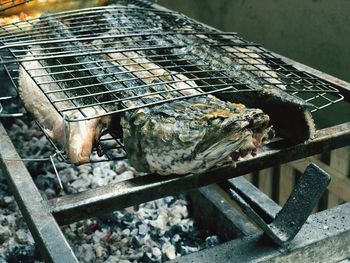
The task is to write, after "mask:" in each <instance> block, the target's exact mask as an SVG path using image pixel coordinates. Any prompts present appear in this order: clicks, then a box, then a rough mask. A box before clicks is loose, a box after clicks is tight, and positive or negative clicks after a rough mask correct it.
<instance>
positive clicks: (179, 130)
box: [122, 97, 269, 175]
mask: <svg viewBox="0 0 350 263" xmlns="http://www.w3.org/2000/svg"><path fill="white" fill-rule="evenodd" d="M268 122H269V119H268V116H267V115H266V114H264V113H263V112H262V111H261V110H259V109H247V108H245V107H244V105H242V104H232V103H226V102H223V101H221V100H218V99H215V98H210V97H205V98H199V97H197V98H192V99H188V100H180V101H175V102H172V103H167V104H163V105H161V106H156V107H152V108H146V109H141V110H138V111H135V112H134V113H133V114H131V115H130V116H129V117H124V119H123V120H122V126H123V131H124V145H125V147H126V152H127V154H128V158H129V161H130V162H131V164H132V165H133V166H134V167H135V168H136V170H138V171H141V172H154V173H159V174H163V175H166V174H186V173H200V172H203V171H205V170H207V169H209V168H211V167H213V166H215V165H216V164H217V163H219V162H220V161H222V160H224V159H225V158H227V157H229V156H230V154H231V153H232V152H234V151H239V150H240V149H241V148H242V149H243V148H244V149H253V148H256V146H257V145H255V144H254V134H255V133H258V132H259V133H261V132H265V130H266V129H267V127H268ZM262 141H263V140H261V142H262Z"/></svg>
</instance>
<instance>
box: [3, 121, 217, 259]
mask: <svg viewBox="0 0 350 263" xmlns="http://www.w3.org/2000/svg"><path fill="white" fill-rule="evenodd" d="M6 128H7V129H8V132H9V135H10V137H11V139H12V140H13V142H14V144H15V145H16V148H17V150H18V152H19V154H20V156H21V157H22V158H34V159H36V158H43V157H48V156H49V155H50V154H52V153H53V149H52V147H51V145H50V144H49V142H48V141H47V139H46V137H45V136H44V134H43V133H42V132H41V131H40V130H39V129H38V127H37V126H36V124H35V123H34V122H32V121H29V120H28V119H26V118H24V119H23V120H21V119H15V120H11V121H8V122H6ZM26 164H27V167H28V169H29V171H30V173H31V174H32V176H33V179H34V181H35V183H36V185H37V186H38V189H39V190H40V192H41V194H42V196H43V198H45V199H50V198H54V197H57V196H62V195H67V194H73V193H77V192H81V191H85V190H87V189H93V188H96V187H99V186H103V185H106V184H110V183H115V182H118V181H123V180H127V179H130V178H133V177H134V176H136V175H135V170H134V169H133V168H132V167H130V165H129V164H128V162H127V161H118V162H98V163H92V164H86V165H81V166H78V167H76V166H72V165H69V164H65V163H59V162H57V164H56V168H57V170H58V172H59V176H60V179H61V181H62V184H63V187H64V189H63V190H62V189H60V188H59V186H58V181H57V178H56V175H55V174H54V170H53V167H52V165H51V164H50V162H37V161H36V162H26ZM188 207H189V203H188V201H187V199H186V197H185V196H184V195H179V196H168V197H165V198H162V199H158V200H155V201H151V202H147V203H144V204H141V205H138V206H136V207H129V208H126V209H124V210H122V211H115V212H112V213H107V214H103V215H100V216H99V217H97V218H93V219H88V220H83V221H79V222H76V223H73V224H70V225H68V226H64V227H62V231H63V233H64V235H65V237H66V238H67V240H68V242H69V243H70V244H71V246H72V248H73V250H74V252H75V254H76V255H77V257H78V260H79V262H110V263H111V262H119V263H130V262H163V261H166V260H171V259H174V258H176V257H178V256H181V255H186V254H189V253H193V252H197V251H199V250H200V249H203V248H206V247H211V246H213V245H216V244H218V243H219V239H218V237H217V236H212V235H211V234H210V233H208V232H207V231H204V230H199V229H197V228H196V226H195V222H194V220H193V219H192V218H191V217H190V216H189V211H188ZM3 261H4V262H39V261H40V254H39V252H38V251H37V249H36V248H35V244H34V240H33V238H32V236H31V234H30V232H29V230H28V228H27V226H26V224H25V222H24V219H23V218H22V216H21V214H20V212H19V209H18V207H17V205H16V203H15V200H14V197H13V196H12V194H11V193H10V191H9V189H8V186H7V184H6V181H5V178H4V175H2V174H1V171H0V262H3Z"/></svg>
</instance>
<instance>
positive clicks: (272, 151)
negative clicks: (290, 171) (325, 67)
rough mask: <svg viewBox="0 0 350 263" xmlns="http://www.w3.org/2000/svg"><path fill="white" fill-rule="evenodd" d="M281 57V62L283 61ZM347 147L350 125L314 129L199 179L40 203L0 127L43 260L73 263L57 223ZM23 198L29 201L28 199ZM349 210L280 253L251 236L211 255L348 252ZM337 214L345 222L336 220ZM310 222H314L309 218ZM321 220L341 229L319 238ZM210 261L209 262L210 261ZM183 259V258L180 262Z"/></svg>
mask: <svg viewBox="0 0 350 263" xmlns="http://www.w3.org/2000/svg"><path fill="white" fill-rule="evenodd" d="M282 59H283V60H284V58H282ZM289 63H290V64H292V65H295V66H298V67H302V69H303V70H305V71H310V72H311V71H312V74H314V75H316V76H317V77H319V78H321V79H327V80H328V81H330V82H331V83H334V84H335V85H339V84H341V87H342V88H341V89H340V92H341V93H342V94H343V95H344V97H345V98H349V94H350V88H349V87H350V84H348V83H345V82H342V81H340V80H338V79H336V78H333V77H330V76H329V75H326V74H324V73H321V72H319V71H314V70H313V69H311V68H309V67H307V66H304V65H301V64H299V63H295V62H294V61H291V60H289ZM349 144H350V122H348V123H344V124H340V125H337V126H334V127H329V128H325V129H322V130H318V131H317V133H316V137H315V138H314V139H313V140H310V141H308V142H306V143H302V144H297V145H286V144H285V142H283V141H278V142H275V143H274V144H271V145H270V148H269V149H265V150H264V151H263V152H262V153H261V154H258V156H256V157H254V158H252V159H249V160H245V161H240V162H238V163H237V167H236V168H233V167H229V166H225V167H220V168H217V169H215V170H213V171H210V172H207V173H204V174H201V175H193V174H191V175H186V176H176V177H173V176H170V177H162V176H159V175H147V176H144V177H138V178H134V179H131V180H127V181H124V182H120V183H117V184H113V185H108V186H105V187H100V188H97V189H94V190H89V191H86V192H82V193H78V194H74V195H70V196H65V197H60V198H55V199H52V200H49V201H45V200H43V199H42V198H41V197H40V194H39V192H38V190H37V188H36V186H35V184H34V182H33V180H32V179H31V177H30V175H29V173H28V171H27V169H26V168H25V166H24V164H23V162H22V161H14V160H13V159H18V158H19V156H18V154H17V153H16V150H15V148H14V146H13V145H12V143H11V141H10V139H9V137H8V135H7V134H6V131H5V129H4V128H3V127H2V125H1V124H0V166H1V168H2V169H3V170H4V171H5V172H6V176H7V179H8V182H9V184H10V186H11V188H12V191H13V193H14V195H15V198H16V201H17V202H18V204H19V207H20V209H21V212H22V214H23V215H24V217H25V219H26V222H27V223H28V226H29V228H30V230H31V232H32V234H33V236H34V239H35V241H36V243H37V244H38V247H39V250H40V252H41V254H42V256H43V258H44V259H45V260H46V261H47V262H77V259H76V258H75V256H74V254H73V252H72V250H71V248H70V247H69V245H68V244H67V241H66V240H65V238H64V236H63V234H62V232H61V231H60V229H59V226H58V225H63V224H68V223H71V222H74V221H77V220H80V219H83V218H86V217H92V216H95V215H97V214H100V213H104V212H107V211H113V210H116V209H121V208H124V207H128V206H131V205H136V204H139V203H143V202H145V201H148V200H152V199H156V198H159V197H162V196H165V195H169V194H175V193H178V192H184V191H188V190H190V189H194V188H197V187H200V186H204V185H208V184H212V183H214V182H218V181H222V180H226V179H229V178H233V177H237V176H240V175H243V174H246V173H249V172H252V171H256V170H260V169H263V168H267V167H270V166H272V165H277V164H281V163H285V162H289V161H292V160H297V159H300V158H304V157H307V156H311V155H314V154H317V153H321V152H324V151H329V150H332V149H336V148H340V147H343V146H346V145H349ZM10 158H11V160H10ZM28 196H30V197H31V198H30V200H29V199H28ZM349 207H350V206H349V204H346V205H343V206H340V207H338V208H336V209H334V210H330V211H327V212H324V213H320V214H317V215H316V216H315V217H312V222H315V224H306V225H305V227H304V228H303V229H302V234H300V235H299V236H298V237H299V238H297V239H295V240H294V241H292V243H291V246H290V250H285V251H280V250H278V249H276V248H274V247H273V246H270V245H262V244H261V234H256V235H254V236H252V237H250V238H247V239H245V240H244V241H241V240H235V241H232V242H233V243H231V242H230V244H229V245H223V246H224V247H223V246H219V247H220V248H218V249H219V252H220V253H219V254H217V253H218V252H215V253H214V254H216V255H217V257H220V258H222V259H225V256H228V257H230V258H231V259H232V258H233V257H235V254H234V253H235V252H234V251H237V250H236V249H239V251H244V252H245V253H244V255H245V257H243V256H242V258H237V259H239V260H241V261H245V259H254V256H256V257H258V256H257V255H258V253H257V252H261V251H262V250H264V253H260V254H259V257H260V258H261V257H262V256H263V257H265V258H273V257H275V256H280V255H284V256H285V257H290V255H295V252H294V251H306V250H307V249H309V250H310V249H311V251H321V249H324V247H325V246H327V245H329V244H330V243H332V244H335V243H336V244H337V246H334V249H333V251H336V252H337V251H344V246H346V248H348V244H349V243H350V240H349V224H348V223H349V221H350V220H349V216H350V215H349ZM337 215H339V218H340V219H339V221H337V220H338V219H332V218H331V217H333V216H337ZM342 216H343V218H345V219H346V220H347V221H341V220H342V219H341V218H342ZM313 218H314V219H315V220H313ZM326 219H329V221H328V222H334V223H335V224H338V223H342V224H343V225H344V227H343V228H341V227H340V228H338V229H336V228H334V229H333V228H332V229H331V231H329V232H327V234H328V237H325V236H324V235H321V231H317V229H319V228H320V227H321V228H322V227H323V226H322V224H321V225H320V224H319V223H316V222H325V221H322V220H326ZM340 221H341V222H340ZM315 229H316V230H315ZM306 235H308V237H309V238H312V239H311V241H308V240H306V239H303V237H306ZM231 244H232V245H231ZM257 245H259V246H258V247H260V248H259V249H258V251H255V253H252V254H251V256H249V255H250V254H249V253H250V252H251V251H253V249H257ZM316 245H317V246H318V247H317V246H316ZM316 247H317V248H316ZM250 249H251V250H250ZM315 249H316V250H315ZM211 251H213V250H211ZM215 251H217V250H215ZM290 251H291V252H292V253H291V254H289V256H288V255H286V254H287V253H288V252H290ZM328 251H329V249H327V252H328ZM203 253H206V252H205V251H204V252H200V253H198V254H197V255H193V256H192V257H193V259H200V262H204V261H202V260H203V258H202V257H203V256H202V255H203ZM208 253H209V254H207V255H206V256H205V257H208V255H214V254H210V253H211V252H208ZM266 253H267V254H266ZM313 253H314V252H313ZM298 255H300V254H298ZM332 255H333V254H332ZM196 256H197V258H196ZM208 258H210V257H208ZM214 258H215V257H214ZM210 259H211V261H212V262H213V257H211V258H210ZM226 259H228V258H226ZM184 260H186V259H185V258H184ZM215 261H216V262H224V261H220V260H219V261H217V260H214V262H215Z"/></svg>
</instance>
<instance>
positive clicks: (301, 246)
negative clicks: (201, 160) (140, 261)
mask: <svg viewBox="0 0 350 263" xmlns="http://www.w3.org/2000/svg"><path fill="white" fill-rule="evenodd" d="M349 244H350V203H347V204H344V205H340V206H338V207H336V208H333V209H329V210H325V211H323V212H320V213H317V214H314V215H311V216H310V217H309V220H308V223H307V224H305V225H304V226H303V227H302V229H301V230H300V232H299V234H298V235H297V236H296V237H295V239H294V240H293V241H291V242H290V243H289V245H288V247H286V248H284V249H281V248H279V247H276V246H274V245H273V244H271V243H270V242H268V240H266V239H264V238H263V236H262V234H261V233H258V234H255V235H252V236H249V237H246V238H244V239H235V240H232V241H230V242H226V243H224V244H222V245H219V246H216V247H213V248H210V249H206V250H203V251H199V252H198V253H194V254H191V255H187V256H184V257H180V258H179V259H177V260H174V261H171V262H172V263H188V262H192V263H197V262H201V263H212V262H222V263H225V262H339V261H340V260H343V259H346V258H349V257H350V250H349Z"/></svg>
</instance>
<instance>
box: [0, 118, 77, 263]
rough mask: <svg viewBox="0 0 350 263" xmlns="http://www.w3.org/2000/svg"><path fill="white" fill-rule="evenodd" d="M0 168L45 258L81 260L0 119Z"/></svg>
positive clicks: (53, 260)
mask: <svg viewBox="0 0 350 263" xmlns="http://www.w3.org/2000/svg"><path fill="white" fill-rule="evenodd" d="M10 159H11V160H10ZM17 159H18V161H17ZM0 168H1V170H2V171H3V172H4V174H5V175H6V177H7V181H8V184H9V186H10V187H11V191H12V193H13V195H14V196H15V198H16V201H17V204H18V206H19V208H20V210H21V212H22V215H23V217H24V218H25V220H26V222H27V225H28V227H29V229H30V231H31V233H32V235H33V237H34V240H35V244H36V245H37V246H38V248H39V250H40V254H41V255H42V257H43V259H44V260H45V261H46V262H62V263H67V262H72V263H73V262H78V261H77V259H76V257H75V255H74V253H73V251H72V249H71V248H70V246H69V245H68V243H67V241H66V239H65V238H64V236H63V233H62V232H61V229H60V228H59V226H58V224H57V223H56V221H55V219H54V217H53V216H52V214H51V213H50V212H49V209H48V208H47V206H46V203H45V202H44V201H43V199H42V197H41V195H40V193H39V191H38V189H37V187H36V186H35V184H34V182H33V179H32V177H31V175H30V174H29V172H28V170H27V169H26V167H25V166H24V164H23V162H22V161H21V160H20V156H19V155H18V153H17V152H16V150H15V148H14V146H13V144H12V142H11V140H10V138H9V137H8V135H7V133H6V131H5V129H4V127H3V126H2V124H1V123H0Z"/></svg>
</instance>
